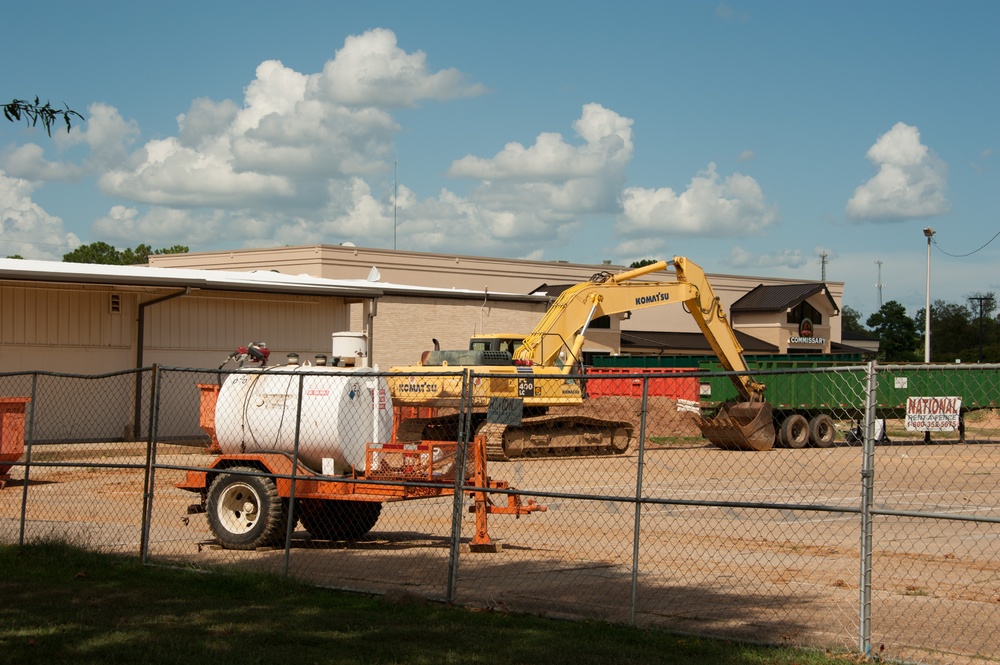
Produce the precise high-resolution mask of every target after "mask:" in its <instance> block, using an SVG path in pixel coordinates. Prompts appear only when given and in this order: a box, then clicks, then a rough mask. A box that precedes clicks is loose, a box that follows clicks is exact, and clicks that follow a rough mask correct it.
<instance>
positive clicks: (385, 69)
mask: <svg viewBox="0 0 1000 665" xmlns="http://www.w3.org/2000/svg"><path fill="white" fill-rule="evenodd" d="M309 84H310V87H311V88H313V89H315V90H316V91H317V93H318V95H319V96H322V97H325V98H326V99H327V100H328V101H329V102H331V103H334V104H344V105H346V106H359V107H373V106H374V107H388V108H393V107H397V108H398V107H411V106H415V105H416V104H417V103H419V102H420V101H421V100H424V99H437V100H447V99H454V98H456V97H466V96H471V95H480V94H483V93H484V92H486V88H485V87H484V86H482V85H479V84H472V85H469V84H466V83H465V77H464V75H463V74H462V73H461V72H459V71H458V70H457V69H443V70H440V71H437V72H431V71H430V69H429V68H428V66H427V56H426V54H425V53H424V52H423V51H414V52H413V53H407V52H406V51H404V50H402V49H401V48H399V46H398V45H397V44H396V35H395V33H393V32H392V31H391V30H386V29H381V28H380V29H375V30H369V31H368V32H366V33H364V34H362V35H359V36H351V37H348V38H347V39H346V40H344V47H343V48H342V49H340V50H339V51H337V54H336V57H335V58H334V59H333V60H331V61H329V62H327V63H326V66H325V67H323V73H322V74H321V75H320V76H317V77H315V78H313V79H312V80H311V81H310V82H309Z"/></svg>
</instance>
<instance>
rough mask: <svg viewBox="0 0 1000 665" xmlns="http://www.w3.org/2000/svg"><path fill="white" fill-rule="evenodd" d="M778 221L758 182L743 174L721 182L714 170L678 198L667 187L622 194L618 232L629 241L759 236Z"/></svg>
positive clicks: (634, 189) (629, 190) (694, 181)
mask: <svg viewBox="0 0 1000 665" xmlns="http://www.w3.org/2000/svg"><path fill="white" fill-rule="evenodd" d="M779 221H780V216H779V215H778V209H777V206H775V205H773V204H771V203H769V202H768V201H767V199H766V197H765V196H764V192H763V190H761V188H760V185H759V184H758V183H757V181H756V180H754V179H753V178H751V177H750V176H746V175H743V174H741V173H734V174H732V175H730V176H727V177H725V178H723V177H721V176H720V175H719V173H718V171H717V168H716V165H715V164H714V163H710V164H709V165H708V168H707V169H706V170H704V171H702V172H701V173H699V174H698V175H697V176H695V177H694V178H692V179H691V182H690V183H688V188H687V189H686V190H685V191H683V192H681V193H680V194H678V193H676V192H674V190H673V189H670V188H669V187H663V188H659V189H647V188H643V187H629V188H627V189H625V191H624V192H623V193H622V213H621V214H620V215H619V216H618V220H617V224H616V228H617V229H618V231H619V233H621V234H622V235H624V236H627V237H634V236H644V235H654V234H672V235H687V236H712V235H728V236H735V237H743V236H748V235H759V234H761V233H762V232H763V231H764V230H765V229H767V228H768V227H770V226H773V225H775V224H777V223H778V222H779Z"/></svg>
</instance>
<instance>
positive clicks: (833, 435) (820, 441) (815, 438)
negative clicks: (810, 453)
mask: <svg viewBox="0 0 1000 665" xmlns="http://www.w3.org/2000/svg"><path fill="white" fill-rule="evenodd" d="M836 439H837V428H836V427H835V426H834V424H833V418H831V417H830V416H828V415H826V414H825V413H821V414H819V415H818V416H813V418H812V420H810V421H809V443H811V444H812V446H813V447H814V448H829V447H830V446H832V445H833V444H834V442H835V441H836Z"/></svg>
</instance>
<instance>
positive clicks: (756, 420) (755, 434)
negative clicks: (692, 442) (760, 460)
mask: <svg viewBox="0 0 1000 665" xmlns="http://www.w3.org/2000/svg"><path fill="white" fill-rule="evenodd" d="M772 412H773V409H772V407H771V405H770V403H768V402H756V401H755V402H727V403H725V404H723V405H722V408H721V409H719V413H718V415H716V416H715V418H711V419H708V418H702V420H701V423H700V424H701V433H702V436H704V437H705V438H706V439H708V440H709V441H711V442H712V443H713V444H714V445H716V446H718V447H719V448H723V449H725V450H770V449H771V448H773V447H774V418H773V414H772Z"/></svg>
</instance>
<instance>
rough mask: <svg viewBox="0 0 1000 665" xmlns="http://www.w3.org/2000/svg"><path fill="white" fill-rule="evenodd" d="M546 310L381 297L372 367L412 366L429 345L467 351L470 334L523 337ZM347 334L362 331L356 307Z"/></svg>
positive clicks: (527, 305) (532, 306) (537, 306)
mask: <svg viewBox="0 0 1000 665" xmlns="http://www.w3.org/2000/svg"><path fill="white" fill-rule="evenodd" d="M546 308H547V304H546V303H543V302H509V301H508V302H504V301H497V302H491V301H486V302H484V301H483V300H469V299H454V298H416V297H413V296H383V297H382V298H380V299H379V301H378V309H377V313H376V316H375V318H374V321H373V335H374V338H375V339H374V348H373V352H372V356H373V364H378V365H379V366H380V368H382V369H388V368H390V367H394V366H405V365H415V364H416V363H417V362H418V361H419V360H420V355H421V354H422V353H423V352H424V351H427V350H429V349H432V348H433V340H434V339H437V340H438V342H439V343H440V345H441V348H442V349H466V348H468V346H469V338H470V337H472V335H474V334H479V333H528V332H530V331H531V329H532V328H534V326H535V324H536V323H538V320H539V319H540V318H541V317H542V315H543V314H544V313H545V310H546ZM351 329H352V330H357V331H360V330H363V321H362V310H361V307H359V306H355V307H353V308H352V311H351ZM595 346H596V345H595Z"/></svg>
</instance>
